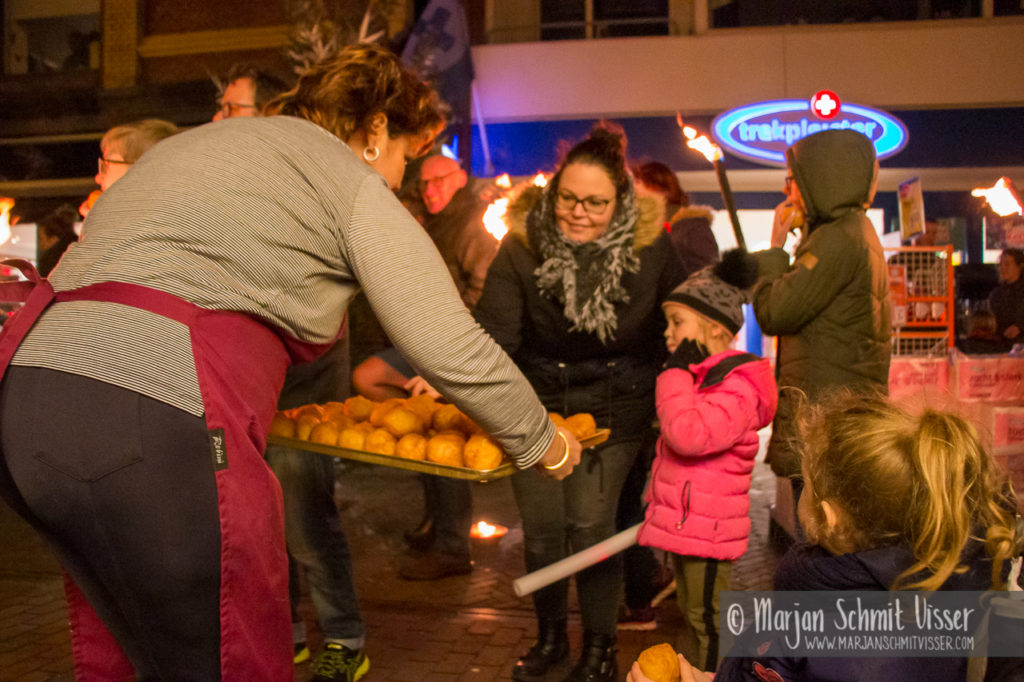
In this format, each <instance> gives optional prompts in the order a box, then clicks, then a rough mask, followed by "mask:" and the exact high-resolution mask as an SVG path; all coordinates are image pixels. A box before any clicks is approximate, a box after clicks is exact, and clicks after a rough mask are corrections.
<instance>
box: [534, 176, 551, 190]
mask: <svg viewBox="0 0 1024 682" xmlns="http://www.w3.org/2000/svg"><path fill="white" fill-rule="evenodd" d="M533 184H535V185H537V187H547V186H548V178H547V176H546V175H544V174H543V173H537V174H536V175H534V176H533Z"/></svg>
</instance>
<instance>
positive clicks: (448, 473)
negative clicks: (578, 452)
mask: <svg viewBox="0 0 1024 682" xmlns="http://www.w3.org/2000/svg"><path fill="white" fill-rule="evenodd" d="M609 435H611V430H610V429H597V430H596V431H595V432H594V435H592V436H589V437H588V438H584V439H583V440H581V441H580V445H582V446H583V449H584V450H585V449H587V448H592V447H594V446H595V445H600V444H601V443H603V442H605V441H606V440H608V436H609ZM267 443H269V444H273V445H283V446H285V447H289V448H295V449H296V450H307V451H309V452H318V453H320V454H321V455H330V456H332V457H340V458H342V459H351V460H354V461H356V462H366V463H367V464H379V465H381V466H386V467H391V468H392V469H405V470H406V471H415V472H418V473H421V474H431V475H433V476H444V477H445V478H458V479H462V480H464V481H495V480H497V479H499V478H505V477H506V476H511V475H512V474H514V473H515V472H516V471H517V469H516V467H515V465H514V464H512V462H504V463H502V464H501V465H500V466H497V467H495V468H494V469H487V470H485V471H477V470H476V469H470V468H469V467H453V466H448V465H447V464H434V463H433V462H426V461H422V460H418V459H402V458H401V457H397V456H395V455H381V454H378V453H376V452H367V451H366V450H352V449H350V448H339V447H337V446H334V445H323V444H321V443H311V442H310V441H308V440H299V439H297V438H285V437H283V436H274V435H269V436H267Z"/></svg>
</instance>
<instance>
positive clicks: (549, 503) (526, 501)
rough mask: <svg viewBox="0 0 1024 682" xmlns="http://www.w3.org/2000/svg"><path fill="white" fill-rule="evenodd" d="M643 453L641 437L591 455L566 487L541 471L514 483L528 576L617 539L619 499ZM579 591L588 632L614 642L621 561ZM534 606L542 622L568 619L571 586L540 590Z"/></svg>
mask: <svg viewBox="0 0 1024 682" xmlns="http://www.w3.org/2000/svg"><path fill="white" fill-rule="evenodd" d="M639 447H640V439H639V437H638V438H636V439H635V440H628V441H620V442H616V443H612V444H609V445H606V446H603V447H599V448H596V449H594V450H585V451H584V452H583V457H582V459H581V460H580V464H579V466H577V467H576V469H575V470H574V471H573V472H572V474H571V475H570V476H569V477H568V478H566V479H564V480H562V481H556V480H555V479H553V478H550V477H548V476H545V475H544V474H542V473H541V472H539V471H537V470H536V469H528V470H526V471H522V472H520V473H518V474H516V475H515V476H513V477H512V489H513V492H514V493H515V498H516V504H517V505H518V506H519V513H520V515H521V516H522V519H523V548H524V551H525V554H526V569H527V570H528V571H535V570H537V569H539V568H542V567H544V566H547V565H549V564H552V563H554V562H556V561H558V560H559V559H563V558H565V557H566V556H568V555H569V554H572V553H574V552H578V551H580V550H582V549H586V548H587V547H590V546H591V545H594V544H597V543H598V542H600V541H601V540H604V539H606V538H609V537H611V536H612V535H614V534H615V511H616V509H617V507H618V504H619V493H620V491H621V489H622V484H623V482H624V481H625V480H626V475H627V474H628V473H629V468H630V466H632V464H633V459H634V457H636V454H637V450H638V449H639ZM576 590H577V594H578V596H579V603H580V615H581V618H582V620H583V628H584V630H587V631H589V632H593V633H596V634H601V635H609V636H614V635H615V622H616V617H617V615H618V613H617V612H618V608H619V601H620V599H621V596H622V557H621V555H620V554H616V555H615V556H612V557H610V558H608V559H606V560H605V561H602V562H601V563H599V564H596V565H594V566H591V567H590V568H587V569H585V570H583V571H581V572H579V573H577V574H576ZM533 603H534V608H535V609H536V612H537V617H538V618H539V619H542V620H557V619H563V618H565V617H566V615H567V613H568V609H569V581H568V580H561V581H559V582H557V583H555V584H553V585H550V586H548V587H545V588H543V589H540V590H538V591H537V592H535V593H534V596H533Z"/></svg>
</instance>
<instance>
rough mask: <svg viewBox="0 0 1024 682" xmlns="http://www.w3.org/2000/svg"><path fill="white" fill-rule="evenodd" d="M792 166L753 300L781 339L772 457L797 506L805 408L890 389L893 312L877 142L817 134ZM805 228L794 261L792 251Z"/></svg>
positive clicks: (801, 143)
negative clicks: (879, 214) (794, 237)
mask: <svg viewBox="0 0 1024 682" xmlns="http://www.w3.org/2000/svg"><path fill="white" fill-rule="evenodd" d="M786 164H787V172H786V180H785V186H784V189H783V192H784V193H785V195H786V200H785V201H783V202H782V203H781V204H779V205H778V206H777V207H776V208H775V218H774V221H773V224H772V234H771V248H770V249H767V250H765V251H759V252H757V254H755V255H757V256H758V259H759V261H760V280H759V281H758V283H757V284H756V285H755V287H754V291H753V296H752V302H753V307H754V313H755V315H756V316H757V322H758V324H759V325H760V327H761V330H762V331H763V332H764V333H765V334H768V335H771V336H776V337H778V351H777V353H776V360H775V363H776V368H777V369H776V378H777V380H778V384H779V407H778V410H777V411H776V413H775V420H774V422H773V423H772V435H771V440H770V441H769V442H768V451H767V456H766V461H767V462H768V464H769V465H770V466H771V468H772V471H773V472H774V473H775V475H776V476H778V477H779V478H787V479H789V480H790V482H791V484H792V486H793V506H794V508H795V507H796V506H797V505H798V504H799V501H800V495H801V491H802V490H803V479H802V478H801V468H800V467H801V461H800V452H801V438H800V433H799V428H798V421H799V412H800V405H802V404H803V403H808V404H811V405H814V404H816V403H818V402H820V401H821V399H822V397H823V396H825V395H826V394H828V393H829V392H830V391H833V390H835V389H837V388H841V389H843V390H847V391H851V392H854V393H867V394H885V393H887V392H888V388H889V356H890V352H891V351H890V336H891V334H892V314H891V310H890V302H889V278H888V267H887V265H886V262H885V256H884V254H883V252H882V245H881V243H880V242H879V239H878V235H877V234H876V233H875V229H874V227H873V226H872V224H871V221H870V220H868V217H867V208H868V207H869V206H870V205H871V202H872V201H874V198H875V192H876V190H877V189H878V170H879V167H878V161H877V159H876V156H875V148H874V145H873V144H872V143H871V140H869V139H868V138H867V137H865V136H864V135H863V134H861V133H859V132H857V131H855V130H825V131H821V132H817V133H814V134H812V135H808V136H807V137H805V138H803V139H801V140H798V141H797V142H795V143H794V144H793V145H792V146H790V147H789V148H788V149H787V150H786ZM796 228H799V230H800V240H799V242H798V243H797V245H796V248H795V251H794V253H793V257H792V259H791V258H790V255H789V253H788V252H787V251H786V250H785V249H784V247H785V245H786V240H787V238H788V236H789V233H790V232H791V231H793V230H794V229H796ZM795 530H796V533H797V534H798V535H799V534H800V533H801V532H802V531H801V529H800V528H799V523H798V525H797V528H796V529H795Z"/></svg>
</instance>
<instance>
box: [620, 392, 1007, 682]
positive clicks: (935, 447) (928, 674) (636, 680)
mask: <svg viewBox="0 0 1024 682" xmlns="http://www.w3.org/2000/svg"><path fill="white" fill-rule="evenodd" d="M804 438H805V452H804V453H803V465H802V466H803V476H804V480H805V482H806V485H805V488H804V494H803V495H802V496H801V498H800V503H799V506H798V508H797V514H798V515H799V516H800V521H801V523H802V524H803V526H804V528H805V529H806V531H807V538H808V540H809V541H810V543H813V544H807V545H799V546H796V547H793V548H792V549H791V550H790V551H789V552H788V553H787V554H786V556H785V557H783V559H782V561H781V562H780V564H779V566H778V567H777V569H776V571H775V581H774V582H775V589H776V590H925V591H931V590H971V591H982V590H987V589H993V588H994V589H1003V588H1004V581H1005V576H1006V568H1007V565H1008V560H1009V559H1010V558H1012V557H1013V556H1014V553H1015V551H1014V540H1015V519H1014V508H1015V507H1016V503H1015V501H1014V498H1013V492H1012V490H1011V488H1010V487H1009V485H1008V484H1007V483H1006V481H1005V477H1004V476H1003V475H1002V474H1001V472H1000V471H999V470H998V468H997V467H996V466H995V465H994V464H993V463H992V461H991V459H990V458H989V456H988V454H987V453H986V452H985V450H984V449H983V448H982V447H981V445H980V444H979V442H978V436H977V432H976V431H975V429H974V427H973V426H971V425H970V424H969V423H967V422H965V421H964V420H962V419H960V418H959V417H957V416H955V415H952V414H948V413H944V412H938V411H934V410H926V411H924V412H923V413H922V414H920V415H913V414H911V413H909V412H907V411H905V410H903V409H901V408H899V407H897V406H895V405H893V404H891V403H889V402H887V401H885V400H884V399H882V398H877V397H864V396H853V395H843V396H838V397H836V398H833V399H832V400H830V401H829V402H828V403H827V404H826V405H823V406H821V407H819V408H817V409H815V410H813V413H812V414H811V416H810V418H809V419H808V420H807V422H806V424H805V426H804ZM681 665H682V667H683V668H684V669H685V670H686V671H687V673H686V674H687V675H690V676H691V677H686V675H684V677H683V679H695V680H698V681H700V680H704V679H707V678H706V677H703V673H701V672H700V671H698V670H691V669H690V666H689V665H688V664H687V663H686V662H685V661H682V662H681ZM755 670H759V671H760V673H756V672H755ZM771 672H774V674H775V677H771V676H770V673H771ZM757 674H761V675H762V677H761V679H782V680H786V681H787V682H790V681H793V680H821V679H828V680H844V681H848V682H854V681H857V682H859V681H862V680H863V681H865V682H866V681H867V680H927V681H928V682H947V681H949V682H952V681H953V680H964V679H966V674H967V659H963V658H962V659H953V658H921V657H918V658H879V659H855V660H851V659H839V658H792V657H790V658H785V657H775V658H769V657H764V658H759V659H752V658H726V659H725V660H724V662H723V664H722V667H721V669H720V670H719V672H718V673H717V674H716V675H715V678H714V679H715V682H733V681H736V680H752V679H759V678H758V677H757V676H756V675H757ZM765 675H768V677H764V676H765ZM629 679H630V680H631V682H645V679H646V678H644V677H643V675H642V674H641V673H639V670H638V668H637V667H636V666H634V669H633V671H632V672H631V673H630V677H629Z"/></svg>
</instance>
